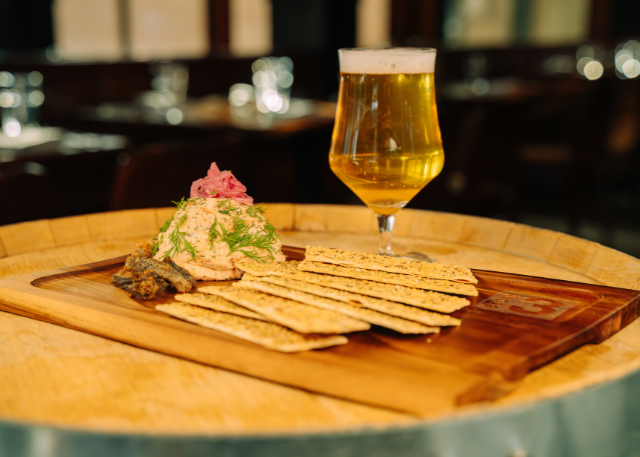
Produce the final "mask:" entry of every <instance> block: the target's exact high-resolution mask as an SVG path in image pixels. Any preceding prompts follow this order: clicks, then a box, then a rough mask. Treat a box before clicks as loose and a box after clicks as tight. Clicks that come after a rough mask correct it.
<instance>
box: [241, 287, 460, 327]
mask: <svg viewBox="0 0 640 457" xmlns="http://www.w3.org/2000/svg"><path fill="white" fill-rule="evenodd" d="M234 287H239V288H249V289H255V290H259V291H262V292H266V293H269V294H272V295H276V296H278V297H284V298H289V299H291V300H297V301H300V302H302V303H305V304H307V305H312V306H317V307H319V308H324V309H330V310H333V311H337V312H340V313H342V314H345V315H347V316H351V317H354V318H356V319H361V320H363V321H365V322H369V323H371V324H375V325H379V326H381V327H386V328H390V329H392V330H395V331H397V332H400V333H420V334H425V333H438V332H440V328H439V327H429V326H426V325H423V324H419V323H417V322H412V321H408V320H405V319H401V318H399V317H394V316H389V315H387V314H383V313H380V312H378V311H374V310H372V309H368V308H365V307H363V306H361V305H360V306H357V305H353V304H347V303H344V302H340V301H337V300H331V299H330V298H325V297H319V296H317V295H312V294H308V293H305V292H301V291H299V290H295V289H289V288H288V287H282V286H278V285H275V284H270V283H267V282H261V281H248V280H244V279H243V280H242V281H240V282H237V283H235V284H234ZM447 317H448V316H447Z"/></svg>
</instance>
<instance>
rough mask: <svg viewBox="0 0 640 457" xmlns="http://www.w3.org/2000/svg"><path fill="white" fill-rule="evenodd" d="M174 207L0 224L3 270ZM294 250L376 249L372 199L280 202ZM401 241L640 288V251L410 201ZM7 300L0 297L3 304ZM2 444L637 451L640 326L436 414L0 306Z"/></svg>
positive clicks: (360, 451) (216, 449)
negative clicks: (632, 253) (197, 359)
mask: <svg viewBox="0 0 640 457" xmlns="http://www.w3.org/2000/svg"><path fill="white" fill-rule="evenodd" d="M172 211H173V209H171V208H166V209H148V210H131V211H120V212H114V213H103V214H91V215H87V216H78V217H75V218H65V219H58V220H51V221H48V220H43V221H37V222H32V223H25V224H18V225H15V226H6V227H0V242H1V244H0V277H9V276H13V275H20V274H27V273H31V272H36V271H42V270H51V269H57V268H62V267H66V266H71V265H77V264H84V263H89V262H95V261H98V260H103V259H106V258H111V257H115V256H119V255H123V254H126V253H128V252H130V251H131V249H132V247H133V246H134V244H135V242H136V241H137V240H138V239H139V238H150V237H151V236H152V235H154V234H155V233H156V231H157V227H158V226H159V225H160V224H161V223H162V221H164V220H165V219H166V218H167V217H168V215H169V214H171V212H172ZM267 217H268V218H269V220H270V221H271V222H272V223H273V224H274V225H275V226H276V228H277V229H278V231H279V233H280V234H281V235H282V239H283V242H284V243H285V244H287V245H291V246H305V245H307V244H317V245H324V246H333V247H337V248H349V249H356V250H363V251H373V250H375V248H376V246H377V234H376V223H375V218H374V216H373V214H372V213H371V211H370V210H369V209H368V208H366V207H350V206H332V205H292V204H269V205H268V212H267ZM395 230H396V236H395V245H396V246H397V249H398V251H400V252H403V251H405V250H418V251H422V252H428V253H429V254H431V255H432V256H433V257H434V258H435V259H436V260H437V261H440V262H443V263H449V264H462V265H466V266H468V267H471V268H479V269H487V270H496V271H507V272H512V273H521V274H527V275H537V276H544V277H550V278H558V279H565V280H571V281H582V282H588V283H600V284H606V285H610V286H618V287H627V288H634V289H636V290H640V261H639V260H637V259H634V258H632V257H629V256H626V255H624V254H621V253H619V252H617V251H614V250H612V249H609V248H606V247H603V246H600V245H598V244H595V243H591V242H588V241H585V240H581V239H579V238H575V237H571V236H568V235H564V234H560V233H557V232H552V231H548V230H540V229H535V228H532V227H529V226H525V225H520V224H514V223H510V222H505V221H498V220H491V219H484V218H477V217H471V216H462V215H454V214H447V213H437V212H428V211H420V210H403V211H401V212H400V213H399V215H398V219H397V222H396V229H395ZM1 299H2V298H1V297H0V300H1ZM0 329H1V331H0V385H2V389H0V455H11V456H12V457H22V456H32V455H38V456H44V455H46V456H48V457H54V456H55V457H57V456H64V457H75V456H80V455H87V454H89V453H90V454H91V455H92V456H93V457H102V456H105V457H106V456H109V457H112V456H113V455H119V456H121V457H129V456H134V455H135V456H139V455H145V456H169V455H180V456H188V457H192V456H193V457H195V456H198V457H200V456H205V455H227V456H235V455H238V456H243V457H246V456H249V457H251V456H282V455H305V456H321V455H322V456H326V455H341V456H342V455H343V456H351V455H358V456H361V455H394V456H430V455H433V456H443V455H450V456H458V457H462V456H473V457H484V456H487V457H489V456H526V455H529V456H536V457H550V456H562V457H572V456H580V457H591V456H593V457H595V456H603V455H606V456H612V457H615V456H627V455H633V453H632V452H635V451H636V450H637V449H638V448H640V436H638V434H637V430H638V429H639V427H640V413H638V411H639V410H640V393H638V392H639V389H638V388H637V386H638V385H639V383H640V372H639V371H638V369H639V368H640V349H638V348H640V322H638V321H636V322H634V323H633V324H631V325H630V326H628V327H627V328H625V329H623V330H622V331H620V332H619V333H618V334H616V335H615V336H613V337H612V338H610V339H608V340H607V341H605V342H603V343H601V344H598V345H587V346H584V347H582V348H580V349H578V350H576V351H574V352H572V353H570V354H568V355H567V356H565V357H562V358H561V359H559V360H556V361H554V362H552V363H550V364H549V365H547V366H545V367H543V368H540V369H539V370H536V371H535V372H533V373H531V374H529V375H528V376H526V377H525V378H524V380H522V381H521V382H520V383H519V384H518V385H517V386H516V387H515V388H514V390H513V391H512V392H511V393H509V394H507V395H506V396H504V397H502V398H500V399H499V400H497V401H495V402H492V403H486V404H476V405H469V406H464V407H457V408H453V409H452V410H450V411H447V412H446V413H444V414H443V413H438V414H434V415H433V417H428V418H426V419H420V420H418V419H416V418H415V417H412V416H410V415H407V414H404V413H399V412H395V411H390V410H385V409H382V408H377V407H371V406H367V405H363V404H357V403H353V402H349V401H345V400H340V399H336V398H330V397H326V396H323V395H317V394H313V393H309V392H304V391H301V390H297V389H294V388H290V387H286V386H282V385H277V384H273V383H270V382H266V381H261V380H258V379H255V378H251V377H248V376H245V375H241V374H236V373H232V372H228V371H224V370H221V369H217V368H213V367H208V366H203V365H199V364H197V363H193V362H189V361H186V360H181V359H177V358H174V357H170V356H166V355H163V354H158V353H154V352H150V351H147V350H143V349H138V348H134V347H131V346H128V345H126V344H122V343H118V342H114V341H110V340H106V339H103V338H99V337H96V336H92V335H88V334H85V333H81V332H76V331H73V330H69V329H66V328H62V327H58V326H54V325H50V324H46V323H42V322H39V321H35V320H30V319H27V318H24V317H20V316H15V315H12V314H8V313H4V312H0Z"/></svg>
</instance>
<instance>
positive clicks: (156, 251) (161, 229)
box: [151, 216, 173, 255]
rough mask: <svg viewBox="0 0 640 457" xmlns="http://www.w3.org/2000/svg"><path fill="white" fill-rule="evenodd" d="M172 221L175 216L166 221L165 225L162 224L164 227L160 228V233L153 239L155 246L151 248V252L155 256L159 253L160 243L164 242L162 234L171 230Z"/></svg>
mask: <svg viewBox="0 0 640 457" xmlns="http://www.w3.org/2000/svg"><path fill="white" fill-rule="evenodd" d="M172 221H173V216H171V217H170V218H169V219H167V220H166V222H165V223H164V224H162V227H160V229H159V231H160V232H159V233H158V234H157V235H156V236H154V237H153V244H152V246H151V252H153V255H156V254H157V253H158V248H159V247H160V242H161V241H162V234H163V233H164V232H166V231H167V230H168V229H169V226H170V225H171V222H172Z"/></svg>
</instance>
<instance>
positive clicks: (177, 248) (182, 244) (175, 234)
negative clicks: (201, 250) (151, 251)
mask: <svg viewBox="0 0 640 457" xmlns="http://www.w3.org/2000/svg"><path fill="white" fill-rule="evenodd" d="M178 208H179V207H178ZM186 220H187V215H186V214H183V215H182V217H180V219H178V222H177V223H176V225H175V226H174V228H173V231H172V232H171V233H170V234H169V244H170V245H171V247H170V248H169V250H168V251H167V252H165V253H164V255H163V258H165V257H174V256H176V255H178V254H180V253H181V252H183V251H187V252H188V253H189V254H190V255H191V260H193V261H195V260H196V254H197V253H198V251H197V250H196V248H195V247H194V246H193V245H192V244H191V243H190V242H189V241H188V240H187V239H186V238H185V236H186V234H187V232H181V231H180V227H182V224H184V221H186Z"/></svg>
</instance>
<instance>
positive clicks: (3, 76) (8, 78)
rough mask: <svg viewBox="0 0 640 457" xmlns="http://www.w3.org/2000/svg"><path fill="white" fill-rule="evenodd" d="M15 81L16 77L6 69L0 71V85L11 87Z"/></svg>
mask: <svg viewBox="0 0 640 457" xmlns="http://www.w3.org/2000/svg"><path fill="white" fill-rule="evenodd" d="M15 82H16V77H15V76H13V75H12V74H11V73H9V72H8V71H0V87H11V86H13V84H14V83H15Z"/></svg>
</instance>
